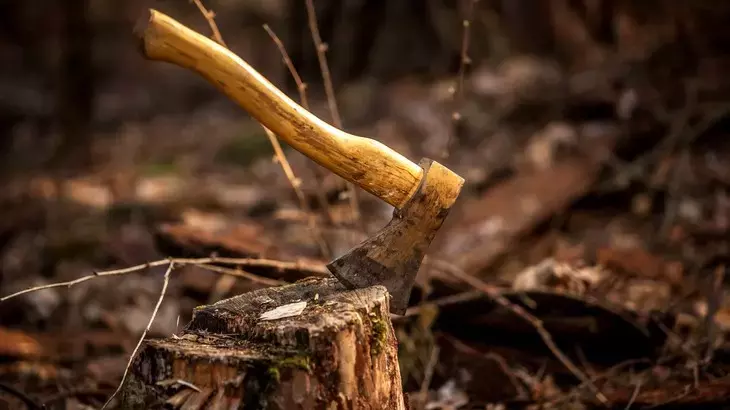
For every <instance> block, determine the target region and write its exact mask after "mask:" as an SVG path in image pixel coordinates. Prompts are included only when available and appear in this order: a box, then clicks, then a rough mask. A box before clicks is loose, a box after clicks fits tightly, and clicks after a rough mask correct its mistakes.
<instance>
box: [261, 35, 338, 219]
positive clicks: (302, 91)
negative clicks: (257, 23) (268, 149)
mask: <svg viewBox="0 0 730 410" xmlns="http://www.w3.org/2000/svg"><path fill="white" fill-rule="evenodd" d="M264 30H266V32H267V33H268V34H269V37H271V40H272V41H273V42H274V44H276V47H277V48H278V49H279V53H280V54H281V58H282V60H283V61H284V65H286V68H287V69H289V73H290V74H291V76H292V78H293V79H294V83H295V84H296V85H297V91H298V92H299V102H300V103H301V104H302V107H304V109H305V110H307V111H310V109H309V100H308V99H307V84H306V83H305V82H304V81H302V77H301V76H299V72H297V69H296V68H295V67H294V63H293V62H292V61H291V58H290V57H289V53H287V52H286V48H285V47H284V43H282V41H281V39H279V37H278V36H277V35H276V33H274V31H273V30H272V29H271V27H269V25H268V24H264ZM309 163H310V164H311V165H312V166H311V168H312V171H313V172H314V178H315V180H316V182H317V187H316V190H315V193H316V194H317V202H318V203H319V206H320V208H322V210H323V211H324V215H325V217H326V218H327V222H328V223H329V224H330V225H334V222H335V218H334V216H333V215H332V210H331V209H330V206H329V202H327V196H326V195H325V192H324V189H323V188H322V187H323V186H324V179H325V176H326V175H327V174H326V172H325V170H324V169H322V168H321V167H320V166H319V165H317V163H315V162H313V161H310V162H309Z"/></svg>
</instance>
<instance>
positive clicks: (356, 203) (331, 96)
mask: <svg viewBox="0 0 730 410" xmlns="http://www.w3.org/2000/svg"><path fill="white" fill-rule="evenodd" d="M305 4H306V6H307V20H308V22H309V31H310V32H311V33H312V41H313V42H314V48H315V49H316V50H317V60H318V61H319V69H320V71H321V72H322V80H323V82H324V91H325V94H326V95H327V105H328V106H329V110H330V114H331V115H332V122H333V123H334V126H335V127H337V128H339V129H344V128H343V126H342V118H341V117H340V111H339V110H338V108H337V100H336V98H335V90H334V86H333V85H332V76H331V75H330V69H329V66H328V64H327V56H326V55H325V53H326V52H327V44H325V43H324V42H322V37H321V36H320V34H319V26H318V25H317V12H316V10H315V9H314V3H313V2H312V0H305ZM347 190H348V192H349V197H348V198H349V200H350V208H351V210H352V217H353V220H354V221H355V223H356V226H358V228H360V230H361V231H362V232H365V226H364V224H363V222H362V218H361V215H360V194H359V192H358V191H357V188H356V187H355V184H353V183H351V182H348V183H347Z"/></svg>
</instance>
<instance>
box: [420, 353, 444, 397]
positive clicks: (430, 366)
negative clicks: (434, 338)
mask: <svg viewBox="0 0 730 410" xmlns="http://www.w3.org/2000/svg"><path fill="white" fill-rule="evenodd" d="M439 353H440V351H439V347H438V345H434V346H433V347H432V348H431V355H429V357H428V363H427V364H426V371H425V373H424V374H423V381H422V382H421V389H420V391H419V395H420V396H421V399H422V400H423V403H426V401H427V400H426V399H427V397H428V388H429V387H430V386H431V379H432V378H433V372H434V370H435V369H436V363H438V358H439Z"/></svg>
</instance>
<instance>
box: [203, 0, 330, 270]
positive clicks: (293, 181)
mask: <svg viewBox="0 0 730 410" xmlns="http://www.w3.org/2000/svg"><path fill="white" fill-rule="evenodd" d="M193 1H194V2H195V5H196V6H198V10H200V13H201V14H202V15H203V17H205V19H206V20H207V21H208V25H210V29H211V30H212V31H213V38H214V39H215V40H216V41H217V42H218V43H219V44H220V45H222V46H223V47H226V48H228V46H227V45H226V43H225V41H223V36H221V32H220V30H219V29H218V25H217V24H216V22H215V13H214V12H213V11H210V10H208V9H206V8H205V6H204V5H203V2H202V1H201V0H193ZM262 127H263V128H264V131H266V136H267V137H268V138H269V141H270V142H271V145H272V147H273V148H274V153H275V155H276V161H277V162H278V163H279V165H281V168H282V169H283V170H284V175H286V179H287V180H288V181H289V184H290V185H291V187H292V189H293V190H294V193H295V194H296V196H297V199H298V200H299V206H300V207H301V208H302V211H304V213H306V214H307V215H308V216H309V229H310V231H311V232H312V236H313V237H314V240H315V242H317V246H319V250H320V252H321V253H322V256H323V257H324V258H326V259H330V257H331V251H330V249H329V246H327V242H325V240H324V236H323V235H322V231H321V229H319V227H318V226H317V219H316V218H315V217H314V215H312V212H311V209H310V207H309V204H308V203H307V199H306V197H305V196H304V192H302V189H301V180H300V179H299V178H297V177H296V175H294V171H293V170H292V168H291V165H290V164H289V160H287V159H286V155H284V150H282V149H281V144H280V143H279V140H278V139H277V138H276V135H274V133H273V132H272V131H271V130H269V129H268V128H266V127H264V126H263V125H262Z"/></svg>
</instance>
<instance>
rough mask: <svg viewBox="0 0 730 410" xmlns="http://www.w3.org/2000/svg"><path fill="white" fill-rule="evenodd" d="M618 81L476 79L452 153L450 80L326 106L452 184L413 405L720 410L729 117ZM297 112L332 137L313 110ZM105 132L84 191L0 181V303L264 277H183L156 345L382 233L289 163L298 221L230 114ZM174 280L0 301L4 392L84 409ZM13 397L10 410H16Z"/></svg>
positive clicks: (406, 326) (249, 125) (401, 329)
mask: <svg viewBox="0 0 730 410" xmlns="http://www.w3.org/2000/svg"><path fill="white" fill-rule="evenodd" d="M621 78H622V77H621V75H619V74H616V73H615V72H609V71H605V72H602V71H596V72H589V73H586V72H578V73H576V72H568V71H566V70H562V69H560V68H558V67H556V66H554V65H552V64H550V63H548V62H546V61H543V60H538V59H530V58H524V57H520V58H511V59H508V60H506V61H503V62H502V63H501V64H499V65H489V64H484V65H480V66H478V67H476V68H475V69H474V70H473V71H470V72H469V73H468V74H467V75H466V77H465V78H464V88H463V90H462V91H461V92H462V93H464V95H465V96H466V97H465V98H464V102H463V104H462V105H461V106H460V107H459V113H460V115H461V116H462V118H463V121H461V123H460V124H459V129H460V132H458V136H457V137H449V136H450V135H453V134H454V132H453V128H454V122H453V120H452V115H451V112H452V107H453V95H452V93H451V92H450V90H449V88H450V87H451V86H452V84H453V83H454V81H455V80H456V79H455V78H447V79H444V81H442V82H436V83H433V82H428V83H426V82H422V81H416V80H399V81H397V82H395V83H393V84H391V85H387V86H378V87H372V86H371V85H370V84H369V83H362V84H359V83H355V84H351V85H348V86H346V87H345V88H343V89H341V90H339V92H338V98H337V99H338V103H339V105H340V109H341V112H342V116H343V118H345V122H346V123H345V128H346V130H347V131H348V132H351V133H355V134H358V135H363V136H368V137H371V138H375V139H377V140H379V141H381V142H383V143H385V144H386V145H389V146H390V147H392V148H393V149H395V150H396V151H398V152H401V153H402V154H403V155H405V156H407V157H409V158H410V159H412V160H414V161H417V160H418V159H419V158H421V157H431V158H435V159H437V160H440V161H442V162H443V163H445V164H446V165H447V166H449V167H450V168H452V169H453V170H455V171H456V172H458V173H459V174H461V175H462V176H464V177H465V179H466V185H465V188H464V190H463V193H462V195H461V197H460V199H459V202H458V205H457V206H456V207H455V208H454V209H453V210H452V211H451V213H450V216H449V218H448V220H447V223H446V224H445V225H444V227H443V228H442V229H441V230H440V231H439V233H438V235H437V238H436V240H435V242H434V244H433V245H432V247H431V248H430V251H429V253H428V256H427V259H426V261H425V263H424V265H423V267H422V268H421V270H420V271H419V275H418V279H417V287H416V289H415V290H414V293H413V296H412V300H411V308H410V309H409V311H408V313H407V314H406V315H405V316H403V317H394V318H393V323H394V326H395V328H396V332H397V336H398V339H399V343H400V345H399V356H400V358H399V359H400V368H401V374H402V378H403V386H404V390H405V391H406V392H408V393H409V395H410V400H411V402H412V403H413V405H414V406H423V407H422V408H424V409H451V408H459V409H477V408H481V409H483V408H492V409H498V408H504V409H507V408H529V407H530V406H536V405H544V406H545V407H544V408H576V409H578V408H594V407H596V408H599V407H601V406H602V403H603V404H605V403H608V406H609V407H611V408H629V406H633V407H631V408H650V407H651V408H670V407H671V406H674V407H671V408H691V407H690V406H692V405H697V404H700V403H701V404H704V405H712V404H714V405H718V406H719V405H722V403H726V402H727V401H728V400H730V379H728V377H727V374H728V370H730V345H729V344H728V343H727V341H726V339H725V335H726V332H727V331H729V330H730V298H729V297H728V295H729V294H728V292H727V285H726V282H727V279H726V278H725V272H726V269H727V262H728V256H727V255H728V237H729V236H728V233H729V230H730V196H729V194H728V188H729V187H730V144H729V143H728V141H729V140H728V139H727V138H726V136H727V129H728V128H727V125H728V124H727V122H728V115H727V114H728V112H730V106H729V105H728V104H727V103H724V102H723V99H722V96H720V97H718V96H717V95H709V96H708V94H707V93H705V91H706V90H705V89H704V88H703V87H704V86H703V85H701V84H694V83H693V84H691V85H687V86H686V87H683V88H682V89H681V90H680V95H681V98H678V99H674V100H672V101H669V102H667V101H662V100H661V98H655V97H656V95H655V94H661V93H660V92H657V93H655V94H652V92H654V91H656V90H651V89H649V90H647V89H646V88H643V89H642V88H641V87H634V86H631V85H627V84H624V83H622V82H621ZM687 83H688V84H690V82H689V81H687ZM293 98H296V95H295V94H294V95H293ZM310 100H311V101H310V103H311V107H312V111H313V112H315V113H316V114H318V115H319V116H321V117H322V118H324V119H329V118H330V117H329V113H328V111H327V104H326V101H325V99H324V98H322V97H321V96H319V95H316V94H314V93H312V95H310ZM106 134H107V135H101V133H100V135H99V137H98V138H96V141H97V142H96V146H95V147H94V150H93V151H94V153H95V158H96V159H97V164H98V165H97V166H95V167H94V168H93V169H89V170H85V171H84V172H82V173H78V174H77V175H75V176H74V177H63V178H61V177H57V176H54V175H49V174H48V173H44V172H41V171H38V172H31V171H27V172H24V173H23V174H18V175H15V176H14V177H13V178H12V179H10V180H8V181H7V182H6V184H5V189H3V190H2V193H0V207H1V209H2V215H3V218H2V220H1V221H0V271H1V273H2V276H0V297H4V296H7V295H10V294H12V293H14V292H18V291H21V290H24V289H28V288H31V287H34V286H42V285H47V284H51V283H57V282H62V281H68V280H73V279H76V278H79V277H81V276H84V275H90V274H94V272H102V271H106V270H110V269H121V268H126V267H130V266H136V265H140V264H146V263H149V262H152V261H159V260H165V259H166V258H205V257H209V256H211V255H215V256H219V257H235V258H255V259H262V260H265V261H268V262H266V263H241V264H238V265H235V266H233V265H231V264H223V263H218V262H216V261H215V260H213V261H212V262H211V263H207V264H204V263H187V264H184V266H182V267H181V268H180V269H178V270H176V271H175V274H174V276H173V279H172V280H171V283H170V286H169V288H168V289H167V292H166V294H165V297H164V300H163V303H162V305H161V307H160V309H159V312H158V314H157V316H156V319H155V321H154V323H153V325H152V327H151V329H150V332H149V334H148V337H169V336H171V335H173V334H175V333H176V332H179V331H180V330H181V329H182V328H183V327H184V325H185V324H186V323H187V322H188V321H189V320H190V318H191V312H192V309H193V308H194V307H195V306H198V305H201V304H206V303H211V302H213V301H217V300H220V299H222V298H226V297H230V296H233V295H237V294H241V293H243V292H246V291H250V290H253V289H258V288H262V287H267V286H276V285H277V284H280V283H285V282H292V281H296V280H299V279H302V278H304V277H307V276H311V275H315V274H321V275H324V274H326V273H322V272H324V271H323V266H324V264H325V263H326V262H327V261H328V260H329V258H331V257H332V256H337V255H341V254H342V253H344V252H346V251H347V250H348V249H350V248H351V247H352V246H355V245H356V244H357V243H359V242H360V241H361V240H362V239H363V238H365V237H367V236H368V235H371V234H373V233H374V232H376V231H377V230H378V229H379V228H380V227H382V226H384V224H385V223H387V221H389V220H390V218H391V215H392V208H391V207H389V206H387V205H386V204H385V203H383V202H382V201H380V200H379V199H377V198H374V197H372V196H370V195H369V194H367V193H364V192H362V191H361V192H360V193H359V195H358V196H357V197H358V200H359V207H360V211H361V216H360V218H359V219H354V218H353V216H352V212H351V211H352V209H351V203H350V200H349V197H348V192H347V191H346V190H345V189H344V187H343V184H342V181H341V180H340V179H339V178H338V177H335V176H334V175H329V174H327V173H326V172H325V173H324V175H325V177H324V178H323V179H321V178H320V177H319V176H318V175H319V174H318V173H317V172H315V166H314V165H313V163H312V162H311V161H309V160H308V159H307V158H306V157H304V156H303V155H301V154H300V153H298V152H296V151H293V150H291V149H288V148H287V149H285V153H286V156H287V158H288V160H289V162H290V163H291V167H292V169H293V170H294V173H295V175H296V177H297V178H298V179H299V180H300V181H301V188H302V190H303V192H304V193H305V196H306V200H307V204H308V206H307V208H310V211H311V212H308V211H307V210H306V209H304V210H303V209H302V207H301V204H300V202H299V201H298V198H297V196H296V195H295V192H294V190H293V189H292V186H291V181H290V180H289V179H288V178H287V177H286V175H285V174H284V172H283V171H282V168H281V166H280V163H279V162H280V161H276V160H275V159H274V158H275V156H274V151H273V150H272V148H271V145H270V143H269V141H268V139H267V138H266V135H265V134H264V132H263V129H262V128H261V127H260V126H259V125H258V124H256V123H255V122H253V121H252V120H251V119H250V117H249V116H248V115H247V114H246V113H243V112H241V111H239V110H237V109H235V107H233V108H232V107H231V105H227V103H225V102H224V103H220V102H217V103H216V102H214V103H210V104H209V105H207V106H200V107H198V108H196V110H195V111H194V112H190V113H187V114H186V115H179V114H171V115H159V116H156V117H154V118H152V119H149V120H145V121H137V122H127V123H126V124H124V126H123V127H118V128H115V129H113V130H111V131H107V132H106ZM150 136H155V138H151V137H150ZM449 138H453V140H451V141H450V140H449ZM449 141H450V142H449ZM447 147H449V149H448V152H449V155H448V157H444V156H443V152H444V150H445V149H446V148H447ZM285 148H286V147H285ZM320 195H324V197H326V199H327V204H326V206H325V207H322V206H321V202H319V201H318V198H319V196H320ZM310 217H311V218H314V219H311V218H310ZM312 220H313V221H314V223H315V225H316V226H317V228H318V229H317V230H318V231H319V232H320V233H321V238H320V237H318V235H317V234H316V233H315V231H313V230H312V229H310V227H311V225H310V223H311V222H312ZM360 226H364V228H365V232H363V230H362V229H360ZM322 238H323V241H324V243H326V247H325V248H326V249H323V247H322V245H321V244H322ZM323 250H324V252H323ZM282 266H284V267H282ZM164 271H165V266H163V265H160V266H156V267H149V268H145V269H139V270H138V271H135V272H131V273H129V274H125V275H119V276H111V277H99V278H93V279H92V280H89V281H86V282H84V283H80V284H78V285H74V286H72V287H57V288H50V289H44V290H39V291H36V292H32V293H26V294H24V295H21V296H18V297H14V298H11V299H8V300H4V301H2V302H0V383H2V385H3V386H12V388H13V389H14V390H16V393H17V392H20V393H21V395H23V396H26V397H30V398H32V399H33V400H35V401H36V402H37V403H41V402H42V403H45V404H46V405H47V406H48V407H49V408H55V407H53V406H57V407H58V406H62V405H64V404H65V405H67V406H69V407H67V408H84V407H83V406H92V407H93V408H98V406H100V405H101V404H103V403H104V401H105V400H106V398H107V397H108V396H109V395H110V394H111V393H112V392H113V391H114V390H115V389H116V386H117V384H118V383H119V380H120V379H121V376H122V372H123V371H124V369H125V367H126V365H127V361H128V360H129V355H130V354H131V352H132V350H133V348H134V346H135V344H136V343H137V340H138V339H139V337H140V335H141V334H142V332H143V331H144V330H145V328H146V326H147V323H148V321H149V319H150V315H151V313H152V310H153V308H154V305H155V303H156V301H157V300H158V298H159V296H160V290H161V288H162V283H163V273H164ZM318 272H319V273H318ZM495 295H501V296H504V297H505V298H506V299H507V300H508V301H509V303H510V304H513V305H516V306H520V307H521V308H523V309H525V310H526V311H527V312H529V317H528V318H526V317H525V316H520V315H517V316H516V314H515V312H514V310H513V309H510V308H509V307H507V308H506V307H504V306H502V305H500V304H498V303H495ZM546 335H547V336H546ZM546 340H547V341H548V343H546ZM551 340H552V341H554V343H555V345H551V344H550V341H551ZM726 362H727V363H726ZM17 395H18V394H15V395H14V394H13V393H11V392H2V391H0V396H1V397H2V398H3V400H5V398H6V397H7V400H9V402H10V400H18V399H17V397H16V398H12V397H14V396H17ZM17 403H20V401H18V402H17ZM682 406H686V407H682ZM29 408H30V407H29ZM60 408H62V407H60ZM419 408H420V407H419ZM706 408H708V407H706ZM718 408H719V407H718Z"/></svg>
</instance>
